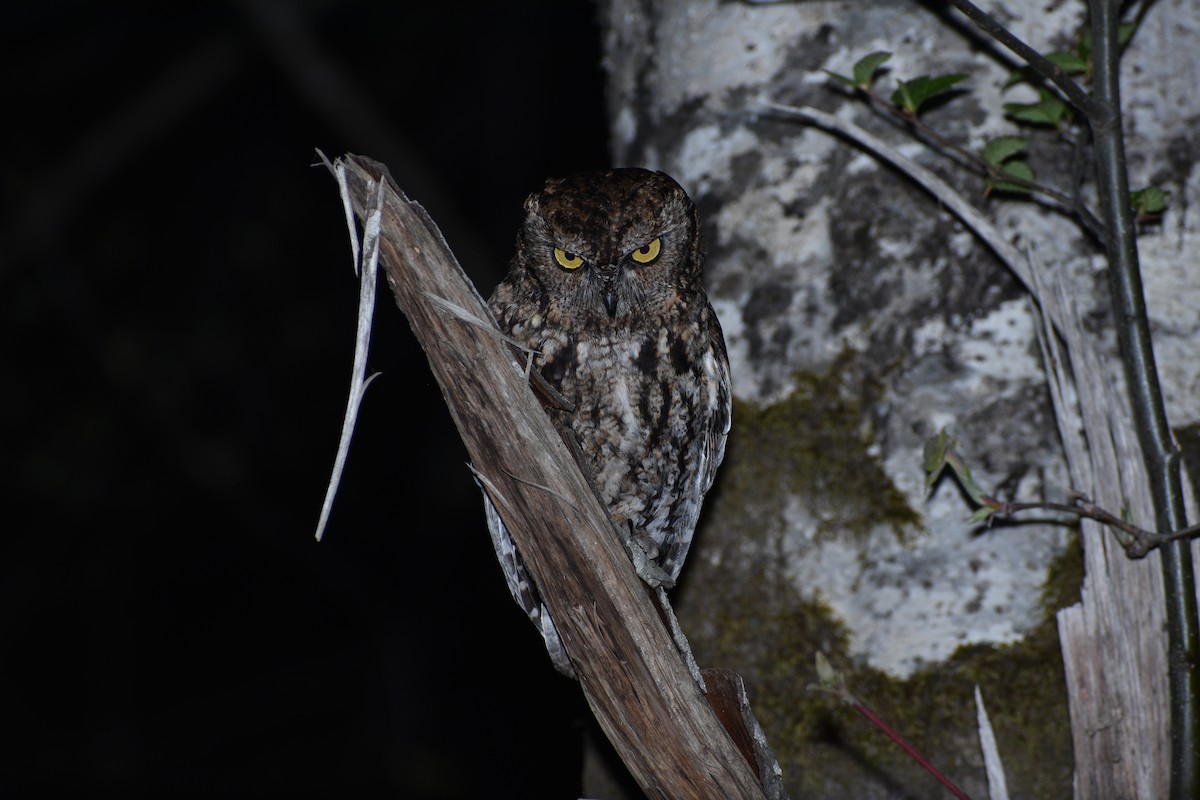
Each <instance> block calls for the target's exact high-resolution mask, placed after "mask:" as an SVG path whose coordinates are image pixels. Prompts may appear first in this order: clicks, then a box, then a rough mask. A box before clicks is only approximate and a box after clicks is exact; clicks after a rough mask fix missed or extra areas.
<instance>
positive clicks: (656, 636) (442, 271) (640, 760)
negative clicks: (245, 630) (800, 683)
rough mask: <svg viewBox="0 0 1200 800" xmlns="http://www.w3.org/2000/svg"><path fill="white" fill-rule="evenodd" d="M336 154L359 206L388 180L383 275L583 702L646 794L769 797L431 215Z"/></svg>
mask: <svg viewBox="0 0 1200 800" xmlns="http://www.w3.org/2000/svg"><path fill="white" fill-rule="evenodd" d="M341 163H343V164H345V166H346V172H347V177H348V180H349V185H350V189H351V196H352V198H353V202H354V206H355V212H356V213H357V214H359V216H360V218H361V216H362V213H363V209H364V206H365V204H366V203H367V202H368V199H369V198H370V196H371V193H372V192H373V191H374V188H375V181H377V180H379V179H381V178H382V179H383V180H384V181H385V182H386V186H385V195H386V206H385V209H384V213H383V233H382V243H381V256H382V258H381V261H382V264H383V267H384V272H385V274H386V276H387V280H388V284H389V285H390V286H391V288H392V292H393V293H394V295H395V297H396V302H397V304H398V305H399V307H400V309H401V310H402V311H403V312H404V314H405V315H406V316H407V317H408V320H409V323H410V324H411V326H412V329H413V332H414V334H416V337H417V339H418V340H419V341H420V343H421V346H422V347H423V348H424V350H425V353H426V355H427V356H428V358H429V365H430V368H431V370H432V371H433V374H434V376H435V377H436V378H437V381H438V384H439V385H440V387H441V389H442V394H443V395H444V396H445V398H446V403H447V405H448V406H449V408H450V412H451V415H452V416H453V418H454V422H455V424H456V425H457V426H458V430H459V433H460V435H461V436H462V439H463V442H464V443H465V444H466V446H467V450H468V452H469V453H470V455H471V461H472V464H473V466H474V469H475V470H476V471H477V474H478V475H479V476H480V478H481V482H483V483H484V485H485V486H488V487H489V493H490V494H491V497H492V501H493V502H494V504H495V505H496V508H497V509H498V510H499V512H500V515H501V516H502V517H503V519H504V521H505V524H506V525H507V527H508V529H509V531H510V532H511V534H512V537H513V540H514V541H515V542H516V544H517V546H518V548H519V549H520V550H521V553H522V555H523V556H524V558H525V561H526V565H527V567H528V569H529V572H530V573H531V574H532V575H533V578H534V580H535V582H536V583H537V585H538V587H539V588H540V590H541V593H542V596H543V598H544V600H545V602H546V605H547V606H548V607H549V608H550V611H551V614H552V616H553V618H554V620H555V623H556V625H557V626H558V630H559V633H560V634H561V635H562V638H563V641H564V642H565V643H566V646H567V650H568V652H569V653H570V655H571V658H572V661H573V662H574V665H575V670H576V673H577V674H578V676H579V679H580V683H581V684H582V687H583V691H584V693H585V695H586V696H587V701H588V704H589V705H590V706H591V709H592V712H593V713H594V714H595V715H596V719H597V720H598V721H599V723H600V726H601V728H602V729H603V730H604V732H605V734H606V735H607V736H608V738H609V739H610V741H612V743H613V746H614V747H615V748H616V751H617V753H618V754H619V755H620V756H621V759H622V760H623V761H624V762H625V764H626V766H627V767H628V768H629V771H630V773H631V774H632V775H633V777H634V778H635V779H636V780H637V782H638V784H639V785H640V786H641V787H642V789H643V790H644V791H645V792H646V795H647V796H648V797H652V798H762V797H764V796H765V795H764V793H763V790H762V788H761V787H760V785H759V782H758V780H757V778H756V777H755V775H754V773H753V771H752V770H751V768H750V767H749V766H748V765H747V763H746V761H745V760H744V759H743V758H742V756H741V755H740V754H739V753H738V750H737V748H736V747H735V746H734V744H733V742H732V741H731V740H730V738H729V736H728V735H727V734H726V733H725V730H724V729H723V728H722V727H721V725H720V723H719V722H718V720H717V718H716V716H715V715H714V713H713V711H712V709H711V708H710V707H709V706H708V704H707V703H706V701H705V698H704V695H703V694H702V693H701V691H700V689H699V687H698V686H697V685H696V683H695V682H694V681H693V680H692V678H691V677H690V676H689V674H688V671H687V668H686V667H685V666H684V663H683V660H682V659H681V657H680V656H679V653H678V651H677V649H676V647H675V645H674V643H673V641H672V640H671V638H670V635H669V634H668V632H667V630H666V628H665V627H664V626H663V624H662V622H661V620H660V619H659V616H658V614H657V613H656V610H655V608H654V607H653V606H652V605H651V603H650V600H649V597H648V596H647V593H646V591H645V589H644V588H643V584H642V583H641V581H640V579H639V578H638V577H637V576H636V574H635V573H634V569H633V566H632V564H631V562H630V560H629V557H628V555H627V554H626V552H625V551H624V549H623V547H622V545H621V544H620V541H619V538H618V535H617V532H616V531H615V530H614V529H613V526H612V523H611V521H610V520H609V518H608V516H607V513H606V512H605V510H604V508H603V506H602V505H601V504H600V502H599V500H598V499H597V498H596V496H595V494H594V492H593V491H592V490H591V488H590V486H589V485H588V482H587V480H586V479H585V478H584V476H583V474H582V473H581V472H580V470H579V468H578V467H577V465H576V464H575V461H574V459H573V458H572V456H571V454H570V453H569V452H568V450H567V448H566V447H565V446H564V444H563V442H562V441H561V440H560V438H559V435H558V434H557V433H556V431H555V429H554V427H553V425H552V424H551V422H550V420H549V419H548V418H547V415H546V412H545V411H543V409H542V407H541V405H540V404H539V403H538V401H537V399H536V398H535V396H534V394H533V392H532V391H531V389H530V387H529V382H528V380H527V378H526V376H525V374H524V372H523V369H522V365H521V364H518V363H517V362H516V361H515V360H514V358H513V355H512V350H511V346H510V345H509V344H508V343H507V342H505V341H504V340H503V339H502V338H501V336H500V333H499V330H498V329H497V328H496V327H495V323H494V322H493V321H492V318H491V315H490V314H489V312H488V310H487V307H486V305H485V304H484V302H483V300H482V298H480V296H479V294H478V293H477V292H476V291H475V289H474V287H473V286H472V285H471V283H470V281H469V280H468V279H467V278H466V276H465V275H464V274H463V272H462V270H461V268H460V267H459V266H458V263H457V262H456V261H455V259H454V257H453V255H452V254H451V252H450V250H449V248H448V247H447V246H446V243H445V241H444V240H443V238H442V236H441V233H440V232H439V231H438V230H437V227H436V226H435V225H434V224H433V222H432V221H431V220H430V219H429V217H428V215H427V214H426V213H425V211H424V210H423V209H422V208H421V207H420V206H419V205H417V204H416V203H414V202H412V201H410V200H408V198H406V197H405V196H404V195H403V194H402V193H401V192H400V190H399V189H398V188H397V187H396V186H395V184H394V183H393V182H392V180H391V178H390V177H388V176H387V174H386V169H385V168H384V167H383V166H382V165H380V164H378V163H376V162H373V161H371V160H370V159H366V158H363V157H361V156H353V155H347V156H345V157H343V159H341ZM434 298H437V299H434ZM447 304H449V305H447ZM448 309H454V310H453V311H451V310H448ZM463 312H465V313H463ZM471 318H474V319H475V320H477V321H476V322H471V321H468V320H470V319H471ZM480 525H481V526H482V525H483V522H482V520H481V522H480ZM481 541H482V540H481ZM481 546H482V545H481ZM495 657H502V654H496V656H495ZM487 659H488V656H487V655H486V654H484V655H483V656H482V657H481V661H480V664H479V669H480V670H481V671H485V670H487V668H488V666H487Z"/></svg>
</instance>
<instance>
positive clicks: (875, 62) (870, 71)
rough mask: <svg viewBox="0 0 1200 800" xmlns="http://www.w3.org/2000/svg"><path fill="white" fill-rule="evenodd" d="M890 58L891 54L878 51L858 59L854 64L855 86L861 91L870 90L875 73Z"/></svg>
mask: <svg viewBox="0 0 1200 800" xmlns="http://www.w3.org/2000/svg"><path fill="white" fill-rule="evenodd" d="M891 57H892V54H891V53H886V52H884V51H882V50H880V51H878V52H875V53H871V54H870V55H865V56H863V57H862V58H860V59H859V60H858V61H857V62H856V63H855V64H854V83H855V85H856V86H858V87H859V88H861V89H870V88H871V83H872V81H874V80H875V71H876V70H878V69H879V67H880V66H882V65H883V63H884V62H885V61H887V60H888V59H889V58H891Z"/></svg>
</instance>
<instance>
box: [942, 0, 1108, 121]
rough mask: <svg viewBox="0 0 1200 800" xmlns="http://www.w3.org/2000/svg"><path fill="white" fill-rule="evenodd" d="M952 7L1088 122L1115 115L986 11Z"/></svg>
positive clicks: (960, 1) (957, 3) (961, 3)
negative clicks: (1011, 53)
mask: <svg viewBox="0 0 1200 800" xmlns="http://www.w3.org/2000/svg"><path fill="white" fill-rule="evenodd" d="M950 3H951V5H953V6H954V7H955V8H957V9H958V10H959V11H961V12H962V13H963V14H965V15H966V16H967V18H968V19H970V20H971V21H972V22H974V23H975V24H976V25H978V26H979V27H980V29H981V30H983V32H984V33H986V34H987V35H988V36H991V37H992V38H993V39H995V40H996V41H997V42H999V43H1000V44H1002V45H1004V46H1005V47H1007V48H1008V49H1009V50H1011V51H1013V52H1014V53H1016V54H1017V55H1018V56H1020V57H1021V58H1022V59H1023V60H1024V61H1025V63H1027V64H1029V66H1031V67H1033V69H1034V71H1036V72H1037V73H1038V74H1039V75H1041V76H1042V77H1043V78H1045V79H1046V80H1048V81H1050V82H1051V83H1053V84H1054V85H1055V86H1056V87H1058V90H1059V91H1061V92H1062V93H1063V95H1064V96H1065V97H1066V98H1067V100H1068V101H1069V102H1070V103H1071V105H1073V106H1075V107H1076V108H1078V109H1079V110H1080V111H1082V112H1083V113H1084V114H1085V115H1086V116H1087V117H1088V118H1089V119H1095V118H1099V117H1104V116H1111V115H1112V113H1113V111H1112V108H1111V107H1109V106H1106V105H1105V104H1103V103H1101V102H1100V101H1098V100H1096V98H1094V97H1093V96H1092V95H1090V94H1088V93H1087V92H1085V91H1084V90H1083V89H1082V88H1080V86H1079V84H1078V83H1076V82H1075V81H1074V80H1073V79H1072V78H1071V76H1070V75H1068V74H1067V73H1066V71H1065V70H1063V68H1062V67H1060V66H1058V65H1057V64H1055V63H1054V62H1053V61H1050V60H1049V59H1048V58H1046V57H1045V56H1043V55H1042V54H1041V53H1039V52H1038V51H1037V50H1034V49H1033V48H1032V47H1030V46H1029V45H1027V44H1026V43H1025V42H1024V41H1023V40H1021V39H1020V38H1019V37H1018V36H1017V35H1016V34H1014V33H1013V32H1012V31H1010V30H1009V29H1008V28H1005V27H1004V26H1003V25H1001V24H1000V23H999V22H997V21H996V20H995V19H994V18H993V17H992V16H991V15H990V14H988V13H987V12H986V11H984V10H982V9H981V8H979V7H978V6H977V5H975V4H974V3H972V2H970V0H950Z"/></svg>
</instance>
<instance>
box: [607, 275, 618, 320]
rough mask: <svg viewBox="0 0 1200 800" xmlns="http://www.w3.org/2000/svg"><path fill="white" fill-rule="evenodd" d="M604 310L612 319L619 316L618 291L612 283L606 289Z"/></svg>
mask: <svg viewBox="0 0 1200 800" xmlns="http://www.w3.org/2000/svg"><path fill="white" fill-rule="evenodd" d="M604 309H605V310H606V311H607V312H608V315H609V316H610V317H615V316H616V315H617V289H616V287H615V286H613V285H612V284H611V283H610V284H609V285H607V286H605V287H604Z"/></svg>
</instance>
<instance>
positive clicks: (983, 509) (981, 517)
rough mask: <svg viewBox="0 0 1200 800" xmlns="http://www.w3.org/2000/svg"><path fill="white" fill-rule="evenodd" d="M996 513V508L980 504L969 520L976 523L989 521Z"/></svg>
mask: <svg viewBox="0 0 1200 800" xmlns="http://www.w3.org/2000/svg"><path fill="white" fill-rule="evenodd" d="M995 513H996V510H995V509H994V508H989V507H988V506H980V507H979V508H977V509H975V513H974V514H972V515H971V517H970V519H968V520H967V522H970V523H972V524H975V523H977V522H984V521H989V520H991V518H992V515H993V514H995Z"/></svg>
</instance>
